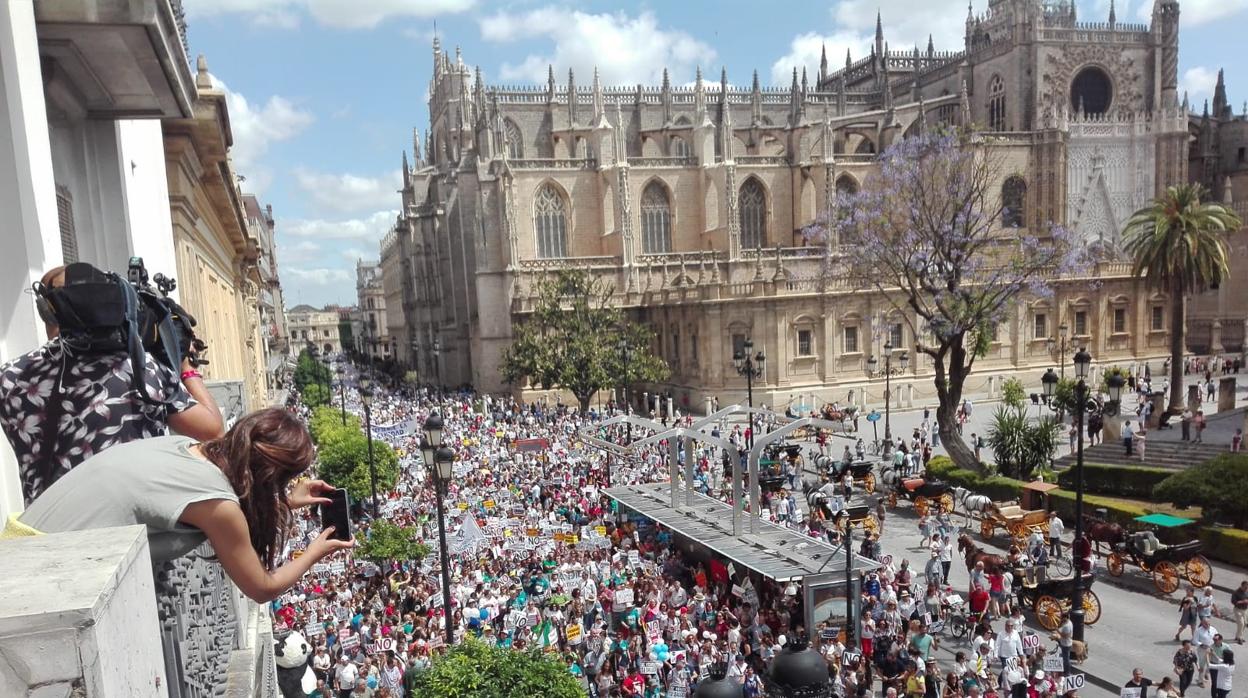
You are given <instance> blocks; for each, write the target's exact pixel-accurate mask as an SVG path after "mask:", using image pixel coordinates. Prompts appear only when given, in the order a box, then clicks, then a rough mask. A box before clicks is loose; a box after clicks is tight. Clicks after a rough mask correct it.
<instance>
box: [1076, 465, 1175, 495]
mask: <svg viewBox="0 0 1248 698" xmlns="http://www.w3.org/2000/svg"><path fill="white" fill-rule="evenodd" d="M1173 474H1174V471H1173V470H1169V469H1167V468H1144V467H1140V468H1137V467H1134V466H1129V465H1104V464H1101V463H1084V464H1083V491H1084V493H1088V492H1091V493H1092V494H1104V495H1108V496H1111V497H1126V498H1128V499H1147V500H1152V499H1153V488H1154V487H1156V485H1157V484H1158V483H1160V482H1161V481H1162V480H1165V479H1166V478H1168V477H1170V476H1171V475H1173ZM1076 475H1077V472H1076V468H1075V467H1074V466H1071V467H1069V468H1067V469H1065V470H1063V471H1062V472H1061V473H1059V474H1058V476H1057V484H1059V485H1061V486H1062V487H1063V488H1064V489H1068V490H1070V491H1072V492H1073V491H1074V490H1075V477H1076Z"/></svg>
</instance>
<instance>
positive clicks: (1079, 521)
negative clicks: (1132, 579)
mask: <svg viewBox="0 0 1248 698" xmlns="http://www.w3.org/2000/svg"><path fill="white" fill-rule="evenodd" d="M1087 391H1088V387H1087V384H1085V383H1084V382H1083V379H1082V378H1080V379H1079V382H1078V383H1077V384H1076V385H1075V402H1077V403H1078V404H1077V405H1076V407H1075V409H1076V412H1075V418H1076V420H1077V421H1078V430H1079V441H1078V452H1077V455H1076V456H1075V470H1076V473H1077V474H1076V475H1075V545H1079V541H1080V540H1082V539H1083V413H1084V407H1085V405H1084V402H1085V401H1086V400H1087ZM1071 552H1072V557H1073V552H1074V546H1071ZM1074 563H1075V565H1074V567H1075V584H1074V586H1073V587H1071V592H1070V609H1071V610H1070V622H1071V625H1073V626H1074V628H1073V632H1072V637H1073V638H1074V639H1076V640H1079V641H1080V642H1082V641H1083V622H1084V620H1083V618H1084V612H1083V569H1082V567H1081V566H1080V565H1081V563H1082V560H1074Z"/></svg>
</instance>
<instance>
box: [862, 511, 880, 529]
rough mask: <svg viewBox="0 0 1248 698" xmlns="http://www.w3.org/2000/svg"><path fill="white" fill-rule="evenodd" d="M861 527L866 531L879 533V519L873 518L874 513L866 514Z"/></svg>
mask: <svg viewBox="0 0 1248 698" xmlns="http://www.w3.org/2000/svg"><path fill="white" fill-rule="evenodd" d="M862 528H863V530H865V531H866V532H867V533H879V531H880V520H879V519H877V518H875V514H867V518H865V519H863V520H862Z"/></svg>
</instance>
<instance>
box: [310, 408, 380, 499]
mask: <svg viewBox="0 0 1248 698" xmlns="http://www.w3.org/2000/svg"><path fill="white" fill-rule="evenodd" d="M311 431H312V438H313V439H314V440H315V441H316V445H317V470H316V472H317V474H318V475H319V476H320V477H321V479H323V480H325V481H326V482H328V483H329V484H331V485H333V486H334V487H342V488H345V489H346V490H347V492H348V493H350V495H351V498H352V499H356V500H361V499H367V498H369V497H371V496H372V491H373V488H372V474H371V472H370V470H369V467H368V439H367V437H365V436H364V432H363V430H361V429H360V423H359V420H358V419H356V418H355V417H353V416H351V417H349V418H348V420H347V426H345V427H344V426H342V415H341V414H340V413H337V412H335V411H334V409H333V408H332V407H321V408H319V409H318V410H316V411H315V412H313V415H312V428H311ZM373 463H374V466H375V467H376V469H377V491H378V492H385V491H389V490H391V489H393V488H394V486H395V485H397V484H398V481H399V457H398V454H396V453H395V452H394V449H393V448H391V447H390V445H389V444H387V443H386V442H384V441H381V440H379V439H373Z"/></svg>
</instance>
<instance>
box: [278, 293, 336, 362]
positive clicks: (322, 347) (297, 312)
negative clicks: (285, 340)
mask: <svg viewBox="0 0 1248 698" xmlns="http://www.w3.org/2000/svg"><path fill="white" fill-rule="evenodd" d="M340 316H341V313H340V312H339V308H338V307H337V306H330V307H326V308H313V307H312V306H310V305H304V304H300V305H296V306H295V307H293V308H291V309H290V310H288V311H286V326H287V328H288V329H289V330H290V347H291V351H292V352H299V351H302V350H303V349H305V348H306V347H308V346H314V347H316V350H317V351H318V352H320V354H321V355H322V356H324V355H328V354H338V353H340V352H342V351H343V346H342V331H341V329H340V328H339V324H340V322H339V321H340Z"/></svg>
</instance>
